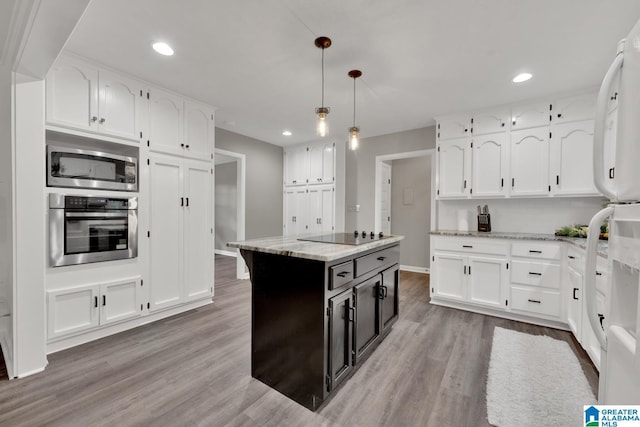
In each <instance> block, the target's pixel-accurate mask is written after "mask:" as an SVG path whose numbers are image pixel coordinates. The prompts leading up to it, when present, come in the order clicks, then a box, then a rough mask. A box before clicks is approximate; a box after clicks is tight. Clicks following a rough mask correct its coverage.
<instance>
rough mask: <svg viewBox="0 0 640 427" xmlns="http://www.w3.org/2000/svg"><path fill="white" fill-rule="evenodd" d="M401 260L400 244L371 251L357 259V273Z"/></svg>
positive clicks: (357, 275) (360, 274)
mask: <svg viewBox="0 0 640 427" xmlns="http://www.w3.org/2000/svg"><path fill="white" fill-rule="evenodd" d="M399 261H400V245H396V246H393V247H390V248H387V249H383V250H381V251H377V252H374V253H371V254H369V255H365V256H362V257H360V258H356V259H355V264H356V265H355V267H356V275H355V277H359V276H362V275H363V274H365V273H367V272H369V271H371V270H374V269H376V268H378V267H382V266H383V265H390V264H394V263H396V262H399Z"/></svg>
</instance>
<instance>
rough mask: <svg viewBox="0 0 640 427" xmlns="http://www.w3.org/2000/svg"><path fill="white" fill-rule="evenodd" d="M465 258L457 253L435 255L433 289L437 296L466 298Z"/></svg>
mask: <svg viewBox="0 0 640 427" xmlns="http://www.w3.org/2000/svg"><path fill="white" fill-rule="evenodd" d="M465 260H466V258H464V257H462V256H459V255H448V254H438V255H435V265H434V266H435V268H436V272H435V273H436V274H435V280H434V282H435V283H434V290H435V293H436V295H437V296H439V297H444V298H453V299H466V297H467V292H466V290H467V289H466V276H465V271H466V269H465V267H466V266H465Z"/></svg>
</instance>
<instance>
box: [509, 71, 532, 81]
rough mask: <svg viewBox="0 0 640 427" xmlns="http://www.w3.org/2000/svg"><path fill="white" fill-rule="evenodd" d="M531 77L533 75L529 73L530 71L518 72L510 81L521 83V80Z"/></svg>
mask: <svg viewBox="0 0 640 427" xmlns="http://www.w3.org/2000/svg"><path fill="white" fill-rule="evenodd" d="M531 77H533V75H531V74H530V73H520V74H518V75H517V76H515V77H514V78H513V80H512V81H513V82H514V83H522V82H526V81H527V80H529V79H530V78H531Z"/></svg>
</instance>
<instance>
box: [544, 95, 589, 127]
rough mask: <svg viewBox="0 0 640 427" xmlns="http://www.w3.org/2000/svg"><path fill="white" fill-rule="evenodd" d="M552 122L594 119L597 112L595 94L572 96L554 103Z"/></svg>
mask: <svg viewBox="0 0 640 427" xmlns="http://www.w3.org/2000/svg"><path fill="white" fill-rule="evenodd" d="M551 111H552V114H551V123H554V124H560V123H567V122H575V121H579V120H593V119H594V118H595V113H596V96H595V95H594V94H588V95H580V96H572V97H570V98H563V99H559V100H557V101H554V102H553V103H552V110H551Z"/></svg>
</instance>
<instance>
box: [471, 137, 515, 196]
mask: <svg viewBox="0 0 640 427" xmlns="http://www.w3.org/2000/svg"><path fill="white" fill-rule="evenodd" d="M472 159H473V166H472V168H471V170H472V176H473V179H472V181H471V186H472V188H471V195H472V196H473V197H480V198H482V197H496V196H497V197H504V196H506V195H507V189H508V182H509V170H508V168H509V141H508V139H507V134H506V133H494V134H490V135H482V136H474V137H473V155H472ZM505 184H506V185H505Z"/></svg>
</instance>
